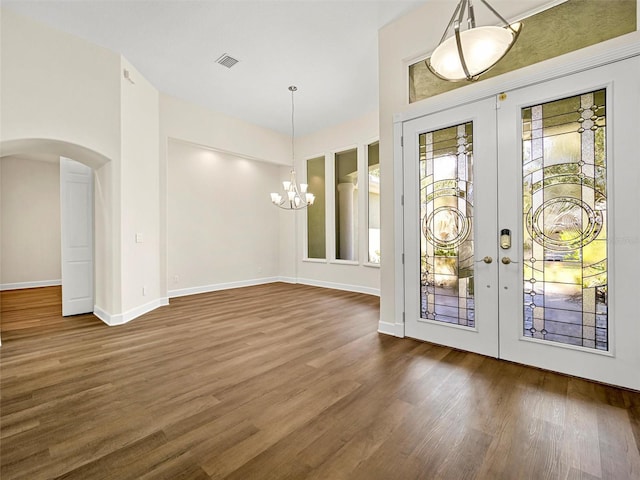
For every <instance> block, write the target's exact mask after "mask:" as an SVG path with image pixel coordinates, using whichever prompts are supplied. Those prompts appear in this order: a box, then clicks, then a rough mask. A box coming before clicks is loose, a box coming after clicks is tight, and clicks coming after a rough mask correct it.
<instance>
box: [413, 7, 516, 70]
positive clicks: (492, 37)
mask: <svg viewBox="0 0 640 480" xmlns="http://www.w3.org/2000/svg"><path fill="white" fill-rule="evenodd" d="M471 1H472V0H460V2H459V3H458V6H457V7H456V9H455V10H454V12H453V15H452V17H451V20H450V21H449V24H448V25H447V28H446V29H445V31H444V34H443V35H442V38H441V39H440V43H439V44H438V46H437V47H436V49H435V50H434V51H433V53H432V54H431V58H428V59H427V60H425V63H426V65H427V68H428V69H429V70H431V72H432V73H433V74H434V75H436V76H437V77H439V78H441V79H443V80H447V81H449V82H458V81H461V80H469V81H475V80H477V79H478V77H479V76H480V75H482V74H483V73H486V72H487V71H488V70H489V69H491V68H492V67H493V66H494V65H495V64H496V63H498V62H499V61H500V60H502V58H503V57H504V56H505V55H506V54H507V52H508V51H509V50H510V49H511V47H512V46H513V44H514V43H515V41H516V40H517V38H518V35H520V32H521V31H522V23H514V24H512V25H510V24H509V23H508V22H507V21H506V20H505V19H504V18H503V17H502V15H500V14H499V13H498V12H497V11H496V9H494V8H493V7H492V6H491V5H489V3H488V2H487V1H486V0H480V1H481V2H482V4H483V5H484V6H485V7H487V8H488V9H489V10H490V11H491V13H493V14H494V15H495V16H496V17H497V18H499V19H500V21H501V22H502V23H503V24H504V26H502V27H496V26H488V27H476V18H475V13H474V9H473V4H472V3H471ZM465 16H466V22H464V19H465ZM463 23H466V24H467V29H466V30H461V29H460V28H461V26H462V25H463ZM452 29H453V35H451V36H449V35H450V33H449V32H450V31H451V30H452ZM447 37H448V38H447Z"/></svg>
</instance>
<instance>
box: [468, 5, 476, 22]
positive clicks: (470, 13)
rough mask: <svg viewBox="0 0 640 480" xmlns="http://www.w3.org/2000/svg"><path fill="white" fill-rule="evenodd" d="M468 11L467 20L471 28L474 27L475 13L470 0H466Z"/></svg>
mask: <svg viewBox="0 0 640 480" xmlns="http://www.w3.org/2000/svg"><path fill="white" fill-rule="evenodd" d="M468 3H469V4H468V11H469V18H468V20H467V22H468V24H469V26H470V29H471V28H476V14H475V11H474V9H473V3H472V0H468Z"/></svg>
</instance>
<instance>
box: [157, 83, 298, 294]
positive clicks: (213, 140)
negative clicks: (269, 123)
mask: <svg viewBox="0 0 640 480" xmlns="http://www.w3.org/2000/svg"><path fill="white" fill-rule="evenodd" d="M172 139H178V140H181V141H183V142H187V143H191V144H193V145H200V146H202V147H203V148H205V149H206V148H210V149H213V150H215V151H218V152H220V153H227V154H230V155H232V156H234V157H237V158H242V159H245V160H250V161H257V162H263V161H264V162H268V163H272V164H281V165H282V164H288V163H289V159H290V158H291V153H290V148H291V147H290V145H291V139H290V137H288V136H287V135H283V134H281V133H278V132H274V131H272V130H269V129H266V128H263V127H259V126H256V125H252V124H250V123H247V122H244V121H242V120H239V119H237V118H233V117H229V116H227V115H224V114H221V113H218V112H213V111H211V110H207V109H205V108H202V107H199V106H197V105H193V104H190V103H188V102H184V101H182V100H179V99H177V98H174V97H172V96H170V95H166V94H161V95H160V199H161V200H160V239H161V240H160V244H161V248H160V257H161V262H160V282H161V283H160V289H161V293H162V294H163V295H165V296H167V295H169V293H168V292H169V291H174V290H176V289H181V288H187V287H186V286H185V284H182V285H179V284H175V282H174V280H173V279H174V276H175V274H170V272H169V262H170V261H172V260H171V255H170V253H169V250H168V249H169V248H170V247H169V223H168V212H169V206H170V202H171V195H170V193H169V190H168V186H169V182H170V180H171V179H170V175H169V172H168V168H169V156H168V149H169V143H170V142H171V141H172ZM279 177H280V176H278V178H279ZM277 185H279V183H277ZM270 188H271V189H270V190H269V192H270V191H272V189H273V188H276V187H274V186H271V187H270ZM260 201H261V202H262V199H261V200H260ZM261 205H262V204H261ZM267 206H269V207H270V208H272V209H273V210H275V208H274V207H273V206H271V203H270V202H268V203H267ZM277 219H278V220H277V221H278V228H279V231H287V230H289V228H290V226H288V225H287V223H286V222H287V219H286V218H285V217H284V216H282V215H279V216H278V217H277ZM289 231H290V230H289ZM256 275H257V273H256V272H255V271H254V272H253V273H251V274H250V276H249V277H248V278H249V279H253V278H256ZM189 288H191V287H189Z"/></svg>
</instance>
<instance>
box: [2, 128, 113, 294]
mask: <svg viewBox="0 0 640 480" xmlns="http://www.w3.org/2000/svg"><path fill="white" fill-rule="evenodd" d="M0 157H2V158H5V157H15V158H16V159H18V160H19V159H20V158H34V159H42V158H48V159H51V158H53V159H56V158H57V159H60V158H68V159H72V160H75V161H76V162H78V163H81V164H84V165H86V166H87V167H90V168H91V170H92V171H90V173H89V175H90V177H91V176H92V177H93V179H92V180H91V179H90V182H91V184H92V185H91V187H93V190H94V191H95V193H96V202H95V205H94V206H92V207H91V209H92V211H93V212H95V218H96V222H95V223H93V222H92V227H91V228H92V230H93V232H96V231H98V232H104V231H105V230H109V228H110V225H109V222H108V219H109V218H111V214H110V209H111V206H110V205H109V204H108V202H106V201H105V200H104V199H103V198H102V192H103V188H101V185H100V182H99V176H98V175H97V173H96V172H98V171H99V170H100V169H102V168H103V167H105V165H107V164H108V163H109V161H110V159H109V158H107V157H106V156H104V155H102V154H100V153H98V152H96V151H94V150H92V149H90V148H87V147H84V146H82V145H77V144H73V143H70V142H64V141H60V140H52V139H19V140H8V141H3V142H0ZM92 203H93V200H92ZM93 212H92V213H93ZM93 237H94V238H95V246H94V247H93V248H95V251H96V254H98V255H100V256H101V258H102V259H103V261H102V262H101V263H99V264H97V265H96V271H95V274H92V275H93V279H92V280H93V286H92V287H91V290H92V294H93V293H94V292H96V291H104V290H105V289H106V284H107V283H108V281H107V279H108V278H109V275H108V273H107V272H105V270H106V269H105V265H107V264H108V263H110V262H108V258H106V257H107V255H105V252H108V251H109V250H110V249H109V240H108V239H109V236H108V235H102V234H95V233H94V235H93ZM91 243H92V246H93V243H94V242H93V241H92V242H91ZM104 260H107V261H106V262H105V261H104ZM91 270H92V271H93V267H92V268H91ZM69 275H70V274H66V275H65V273H64V269H63V272H62V275H61V277H62V286H63V291H64V289H65V283H66V282H65V280H67V281H69V278H66V279H65V276H67V277H68V276H69ZM93 298H95V295H93V297H92V300H93Z"/></svg>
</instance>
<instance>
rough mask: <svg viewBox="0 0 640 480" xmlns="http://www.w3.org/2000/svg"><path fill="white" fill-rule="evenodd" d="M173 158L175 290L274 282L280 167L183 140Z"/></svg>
mask: <svg viewBox="0 0 640 480" xmlns="http://www.w3.org/2000/svg"><path fill="white" fill-rule="evenodd" d="M168 158H169V164H168V205H169V207H168V239H169V243H168V260H169V268H168V274H169V288H170V291H169V295H170V296H178V295H185V294H189V293H198V292H203V291H211V290H216V289H220V288H226V287H229V286H237V285H244V284H253V283H260V282H264V281H273V280H275V279H276V278H277V276H278V270H279V242H278V240H279V237H280V227H279V216H280V211H279V210H278V209H276V208H274V207H273V205H271V202H270V199H269V193H270V192H271V191H272V190H273V189H274V186H277V185H278V184H279V181H280V167H278V166H276V165H272V164H269V163H266V162H260V161H255V160H249V159H245V158H240V157H237V156H234V155H231V154H228V153H222V152H217V151H214V150H211V149H206V148H202V147H200V146H197V145H192V144H188V143H185V142H181V141H170V142H169V145H168Z"/></svg>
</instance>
